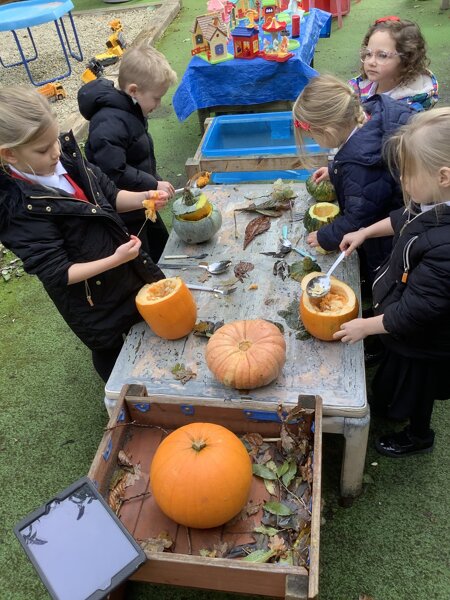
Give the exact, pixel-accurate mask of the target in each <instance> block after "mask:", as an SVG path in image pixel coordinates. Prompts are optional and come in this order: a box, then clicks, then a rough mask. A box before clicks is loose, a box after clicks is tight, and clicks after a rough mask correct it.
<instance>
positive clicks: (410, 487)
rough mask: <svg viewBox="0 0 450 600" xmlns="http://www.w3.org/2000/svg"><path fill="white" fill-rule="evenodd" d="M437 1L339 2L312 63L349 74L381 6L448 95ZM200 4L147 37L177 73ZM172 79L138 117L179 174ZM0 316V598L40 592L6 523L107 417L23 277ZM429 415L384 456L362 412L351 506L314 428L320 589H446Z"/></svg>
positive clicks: (405, 597) (76, 344)
mask: <svg viewBox="0 0 450 600" xmlns="http://www.w3.org/2000/svg"><path fill="white" fill-rule="evenodd" d="M75 4H79V3H78V2H75ZM89 4H90V6H94V2H90V1H89ZM99 4H100V3H99ZM127 4H131V3H127ZM439 4H440V0H426V1H417V2H411V1H410V0H391V2H389V6H388V7H387V6H386V3H385V2H384V0H371V1H368V0H362V1H361V2H360V3H358V4H352V7H351V12H350V15H349V16H347V17H345V18H344V27H343V28H342V29H341V30H338V29H337V28H336V24H335V23H334V24H333V33H332V36H331V38H330V39H323V40H320V42H319V44H318V47H317V52H316V56H315V67H316V68H317V69H318V70H319V71H328V72H334V73H336V74H337V75H339V76H341V77H342V78H347V77H349V76H351V75H353V74H355V73H356V72H357V70H358V68H359V63H358V58H357V49H358V48H359V44H360V42H361V39H362V37H363V34H364V33H365V31H366V29H367V27H368V25H369V24H370V23H371V22H372V21H373V20H374V19H375V18H377V17H380V16H382V15H385V14H386V13H388V14H399V15H401V16H404V17H408V18H412V19H413V20H417V21H418V22H419V23H420V25H421V28H422V31H423V32H424V35H425V37H426V39H427V41H428V45H429V48H430V52H429V55H430V57H431V60H432V64H431V67H432V69H433V70H434V71H435V73H436V74H437V76H438V79H439V81H440V91H441V104H450V95H449V77H450V74H449V71H448V64H447V61H448V29H449V20H448V17H449V16H450V14H449V12H447V14H445V13H444V14H440V11H439ZM101 5H102V7H106V6H107V4H105V3H103V2H102V3H101ZM110 6H111V7H112V8H113V7H114V5H110ZM119 6H121V5H119ZM204 9H205V6H204V2H199V1H198V0H184V2H183V10H182V12H181V14H180V16H179V17H178V18H177V19H176V20H175V21H174V23H173V24H172V25H171V26H170V27H169V29H168V31H167V34H166V35H165V37H164V38H163V39H162V40H161V42H160V43H159V44H158V48H159V49H160V50H161V51H162V52H164V54H166V55H167V56H168V58H169V60H170V62H171V64H172V65H173V67H174V68H175V69H176V71H177V72H178V73H179V76H180V77H181V75H182V73H183V72H184V69H185V67H186V65H187V63H188V61H189V59H190V43H189V41H187V42H186V41H185V40H186V39H188V38H189V35H188V31H189V27H190V26H191V24H192V20H193V18H194V16H195V15H196V14H200V12H203V11H204ZM249 85H251V82H249ZM172 91H173V90H172ZM172 91H171V93H169V94H168V95H167V97H166V98H164V100H163V106H162V107H161V109H159V110H158V111H157V112H155V114H154V115H152V118H151V122H150V130H151V133H152V136H153V138H154V141H155V148H156V154H157V159H158V165H159V170H160V173H161V175H162V176H163V177H164V178H165V179H168V180H170V181H172V182H173V183H174V185H175V186H176V187H181V185H183V183H184V182H185V174H184V163H185V161H186V158H187V157H189V156H193V154H194V152H195V150H196V148H197V146H198V143H199V141H200V137H201V136H200V130H199V126H198V121H197V117H196V115H192V116H191V117H189V118H188V119H187V120H186V121H185V122H183V123H179V122H178V121H177V119H176V117H175V116H174V115H173V111H172V108H171V94H172ZM255 93H256V94H257V91H256V92H255ZM0 326H1V331H2V336H1V340H2V342H1V343H2V346H1V348H2V360H1V361H0V403H1V404H0V406H1V410H0V482H1V493H0V497H1V501H0V544H1V546H0V548H1V550H0V573H1V576H0V579H1V587H0V598H1V599H2V600H25V599H27V600H44V599H46V598H48V595H47V593H46V591H45V589H44V587H43V586H42V585H41V583H40V581H39V579H38V577H37V576H36V574H35V572H34V570H33V568H32V567H31V564H30V563H29V562H28V560H27V559H26V558H25V555H24V554H23V552H22V550H21V548H20V547H19V545H18V543H17V542H16V540H15V538H14V536H13V534H12V528H13V526H14V524H15V523H16V522H17V521H18V520H19V519H20V518H21V517H23V516H24V515H25V514H26V513H28V512H29V511H31V510H32V509H34V508H36V507H37V506H39V505H40V504H41V503H42V502H44V501H45V500H46V499H48V498H50V497H51V496H53V495H54V494H55V493H57V492H58V491H59V490H61V489H63V488H64V487H65V486H67V485H68V484H70V483H71V482H73V481H74V480H75V479H77V478H78V477H80V476H81V475H84V474H86V473H87V471H88V469H89V466H90V464H91V461H92V459H93V457H94V455H95V452H96V449H97V446H98V443H99V441H100V439H101V436H102V432H103V427H104V426H105V425H106V422H107V416H106V411H105V409H104V406H103V383H102V382H101V380H100V379H99V378H98V377H97V375H96V373H95V371H94V370H93V368H92V365H91V361H90V354H89V351H88V350H87V349H86V348H85V347H84V346H83V344H82V343H81V342H80V341H79V340H78V339H77V338H76V337H75V336H74V335H73V334H72V333H71V332H70V331H69V329H68V328H67V326H66V325H65V323H64V321H63V320H62V319H61V317H60V316H59V314H58V313H57V311H56V310H55V308H54V307H53V305H52V303H51V302H50V301H49V299H48V298H47V296H46V295H45V293H44V291H43V289H42V286H41V285H40V283H39V282H38V281H37V280H36V279H35V278H34V277H29V276H24V277H22V278H21V279H18V280H14V279H13V280H11V281H10V282H8V283H1V282H0ZM433 426H434V428H435V430H436V435H437V439H436V448H435V450H434V452H433V453H432V454H430V455H426V456H417V457H411V458H409V459H402V460H393V459H389V458H384V457H380V456H379V455H378V454H377V453H376V452H375V450H374V449H373V438H374V436H375V435H377V434H380V433H382V432H383V431H386V430H387V429H388V428H389V427H390V425H389V424H388V423H387V422H383V421H379V420H373V421H372V424H371V433H370V439H369V448H368V452H367V459H366V476H365V482H366V483H365V486H364V492H363V494H362V495H361V497H360V498H358V499H357V500H355V502H354V503H353V506H352V507H351V508H342V507H341V506H340V505H339V495H338V490H339V473H340V463H341V456H342V451H343V438H342V436H338V435H331V434H328V435H324V455H323V464H322V470H323V494H322V496H323V522H322V526H321V545H320V559H321V560H320V562H321V566H320V579H319V583H320V600H358V599H359V597H360V595H363V594H365V595H367V596H368V597H370V598H372V600H448V599H449V598H450V550H449V547H450V544H449V540H450V503H449V501H448V498H449V497H450V472H449V471H450V467H449V464H450V463H449V459H448V457H449V455H450V438H449V436H448V433H447V432H448V431H449V430H450V413H449V404H448V402H437V403H436V408H435V411H434V415H433ZM373 463H376V464H373ZM68 543H70V542H68ZM232 598H235V599H237V600H244V599H245V598H247V599H248V598H249V597H248V596H245V597H244V596H239V595H237V596H236V595H230V594H223V593H214V592H210V591H197V590H188V589H184V588H175V587H170V586H150V585H144V584H136V583H134V584H130V586H129V593H128V595H127V600H150V599H151V600H155V599H157V600H231V599H232Z"/></svg>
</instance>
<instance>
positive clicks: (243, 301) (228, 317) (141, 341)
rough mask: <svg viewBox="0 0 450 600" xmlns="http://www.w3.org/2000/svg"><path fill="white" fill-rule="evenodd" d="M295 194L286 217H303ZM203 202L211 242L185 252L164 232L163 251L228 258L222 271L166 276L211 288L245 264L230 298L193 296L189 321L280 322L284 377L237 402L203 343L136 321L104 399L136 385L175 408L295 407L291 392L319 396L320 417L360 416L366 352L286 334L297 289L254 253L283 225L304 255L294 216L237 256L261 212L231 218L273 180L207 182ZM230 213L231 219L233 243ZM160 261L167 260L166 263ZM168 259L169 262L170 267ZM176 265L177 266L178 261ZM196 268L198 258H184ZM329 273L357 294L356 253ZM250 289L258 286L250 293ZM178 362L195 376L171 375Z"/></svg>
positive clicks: (268, 246)
mask: <svg viewBox="0 0 450 600" xmlns="http://www.w3.org/2000/svg"><path fill="white" fill-rule="evenodd" d="M292 188H293V189H294V191H295V193H296V198H295V200H294V206H293V214H294V215H295V213H303V212H304V211H305V209H306V208H307V207H308V206H310V204H311V199H310V198H309V196H308V194H307V193H306V190H305V186H304V184H303V183H294V184H292ZM205 191H206V193H207V195H208V196H209V198H210V200H211V201H212V202H214V203H215V204H216V205H217V206H218V207H219V208H220V210H221V212H222V217H223V224H222V228H221V230H220V231H219V232H218V234H217V235H216V236H214V238H213V239H212V240H210V241H208V242H206V243H203V244H198V245H195V246H189V245H188V244H185V243H184V242H182V241H181V240H180V239H179V238H178V236H177V235H176V234H175V232H173V231H172V233H171V234H170V238H169V241H168V243H167V246H166V249H165V252H164V254H163V257H164V256H165V255H177V254H199V253H203V252H205V253H208V257H207V258H206V259H205V261H208V262H215V261H218V260H225V259H230V260H231V261H232V266H231V267H230V269H229V270H228V271H227V272H226V273H224V274H222V275H218V276H210V277H209V279H208V281H206V282H203V281H202V282H200V281H199V279H204V271H203V270H201V269H189V268H187V269H186V270H182V271H176V270H172V269H170V270H165V273H166V275H167V276H168V277H171V276H175V275H180V276H181V277H182V278H183V279H184V280H185V281H186V282H188V283H196V284H199V283H202V285H207V286H210V287H213V286H214V287H217V285H220V282H221V281H222V282H223V281H229V280H230V278H232V277H233V266H234V265H236V264H237V263H238V262H239V261H246V262H251V263H253V264H254V269H253V270H252V271H250V272H249V273H248V277H247V278H245V279H244V280H243V283H241V282H238V283H237V290H236V291H235V292H234V293H233V294H230V295H228V296H221V295H218V294H212V293H210V292H203V291H202V292H199V291H194V292H193V294H194V296H195V299H196V301H197V306H198V317H197V320H198V321H200V320H202V321H203V320H209V321H214V322H217V321H220V320H223V321H225V323H227V322H230V321H234V320H238V319H255V318H265V319H268V320H270V321H274V322H277V323H280V324H282V325H283V327H284V335H285V339H286V344H287V353H286V357H287V358H286V364H285V367H284V369H283V371H282V374H281V375H280V376H279V377H278V379H277V380H276V381H274V382H273V383H272V384H270V385H268V386H265V387H263V388H259V389H256V390H251V391H250V392H249V394H248V395H246V396H241V395H240V392H239V391H238V390H235V389H232V388H227V387H225V386H223V385H222V384H221V383H219V382H217V381H216V380H215V379H214V377H213V376H212V374H211V373H210V371H209V370H208V368H207V366H206V363H205V359H204V351H205V347H206V343H207V340H206V338H203V337H198V336H195V335H193V334H190V335H189V336H187V337H186V338H183V339H181V340H175V341H168V340H163V339H161V338H158V337H156V336H155V335H154V334H153V333H152V331H151V330H150V328H149V327H148V326H147V325H146V324H145V323H139V324H137V325H135V326H134V327H133V328H132V329H131V331H130V333H129V334H128V336H127V339H126V341H125V344H124V346H123V349H122V351H121V354H120V356H119V358H118V360H117V363H116V365H115V367H114V369H113V372H112V374H111V376H110V378H109V380H108V382H107V384H106V387H105V394H106V398H108V399H111V400H114V399H116V398H118V396H119V393H120V390H121V388H122V385H124V384H126V383H142V384H144V385H145V386H146V387H147V390H148V394H149V396H150V398H155V400H156V399H157V398H165V399H167V398H172V399H173V401H174V402H179V403H180V404H183V405H187V404H188V403H189V399H190V398H192V399H193V398H196V399H205V400H208V401H217V402H223V401H238V402H241V403H242V404H243V406H245V401H246V400H251V401H252V402H253V401H256V402H259V401H260V402H264V403H273V404H274V408H275V407H276V405H277V404H279V403H282V404H283V405H284V404H296V403H297V398H298V395H299V394H318V395H320V396H321V397H322V399H323V412H324V415H336V416H349V417H352V416H353V417H362V416H364V415H365V414H366V413H367V411H368V408H367V398H366V387H365V369H364V352H363V344H362V342H358V343H356V344H352V345H350V346H348V345H346V344H342V343H340V342H322V341H320V340H317V339H315V338H309V339H306V340H301V339H297V338H296V334H297V331H296V330H294V329H292V328H290V327H289V325H288V323H287V322H286V321H285V319H284V318H283V317H282V316H280V315H279V311H283V310H286V309H287V308H288V306H289V304H290V303H292V302H296V303H298V300H299V298H300V294H301V288H300V284H299V283H298V282H297V281H295V280H293V279H291V278H290V277H287V278H286V279H284V280H283V279H282V278H281V277H280V276H279V275H277V276H276V275H274V274H273V265H274V263H275V261H277V260H279V259H277V258H273V257H271V256H266V255H264V254H261V252H271V251H274V252H276V251H277V250H278V249H279V238H280V237H281V232H282V226H283V225H284V224H286V225H287V226H288V237H289V239H290V240H291V241H292V242H295V243H296V244H297V245H298V246H299V247H303V248H305V249H307V246H306V244H305V237H306V231H305V229H304V226H303V222H302V220H294V221H292V220H291V213H290V211H285V212H284V213H283V215H282V216H281V217H278V218H271V226H270V229H269V230H268V231H266V232H265V233H263V234H261V235H259V236H257V237H255V239H254V240H253V241H252V242H251V243H250V244H249V245H248V246H247V248H246V249H245V250H243V241H244V231H245V227H246V225H247V223H248V222H249V221H250V220H252V219H254V218H255V217H257V216H259V215H258V214H257V213H254V212H237V213H234V209H235V208H238V207H239V208H240V207H243V206H246V205H248V204H250V202H251V201H252V200H255V201H257V202H262V201H264V200H265V199H267V198H264V197H263V196H267V195H269V194H270V192H271V191H272V184H271V183H262V184H239V185H235V186H232V185H221V186H214V185H212V186H208V187H207V188H205ZM234 214H235V215H236V225H237V227H236V231H237V235H238V237H237V238H236V237H235V236H236V232H235V223H234ZM336 256H337V254H336V253H335V252H333V253H332V254H328V255H325V256H323V255H318V257H317V262H318V263H319V265H320V266H321V268H322V271H326V270H327V269H328V268H329V267H330V266H331V263H332V262H333V261H334V259H335V258H336ZM163 257H162V258H161V262H167V261H165V260H164V258H163ZM285 259H286V261H287V263H288V264H292V263H293V262H296V261H297V260H301V257H300V256H298V255H297V254H296V253H294V252H293V251H292V252H290V253H289V254H287V255H286V258H285ZM174 262H175V261H174ZM177 262H180V261H177ZM185 262H186V263H193V264H196V263H197V262H198V261H193V260H189V261H188V260H186V261H185ZM335 275H336V277H338V278H339V279H342V280H343V281H345V282H347V283H348V284H349V285H350V286H351V287H352V288H353V289H354V290H355V292H356V293H357V296H359V269H358V259H357V256H356V253H355V254H354V255H352V256H351V257H349V258H348V259H346V260H344V261H343V262H342V263H341V264H340V265H339V266H338V268H337V269H336V272H335ZM252 284H256V285H257V287H256V289H250V287H251V286H252ZM177 363H180V364H181V363H182V364H184V366H185V367H186V368H189V369H191V370H192V371H193V372H194V373H196V377H194V378H192V379H190V380H189V381H188V382H186V383H185V384H182V383H181V382H180V381H178V380H177V379H175V377H174V375H173V373H172V369H173V367H174V366H175V365H176V364H177Z"/></svg>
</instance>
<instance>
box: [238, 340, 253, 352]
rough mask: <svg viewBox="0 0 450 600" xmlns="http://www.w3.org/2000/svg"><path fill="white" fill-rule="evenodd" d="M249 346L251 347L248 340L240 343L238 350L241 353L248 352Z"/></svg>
mask: <svg viewBox="0 0 450 600" xmlns="http://www.w3.org/2000/svg"><path fill="white" fill-rule="evenodd" d="M251 345H252V343H251V342H249V341H248V340H243V341H242V342H239V350H241V351H242V352H245V351H246V350H248V349H249V348H250V346H251Z"/></svg>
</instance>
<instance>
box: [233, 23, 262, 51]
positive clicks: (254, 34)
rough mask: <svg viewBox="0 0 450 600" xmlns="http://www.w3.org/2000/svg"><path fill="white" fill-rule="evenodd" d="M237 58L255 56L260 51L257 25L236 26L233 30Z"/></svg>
mask: <svg viewBox="0 0 450 600" xmlns="http://www.w3.org/2000/svg"><path fill="white" fill-rule="evenodd" d="M231 36H232V38H233V48H234V57H235V58H255V57H256V56H258V52H259V39H258V28H257V27H251V28H250V27H242V26H241V27H236V28H235V29H233V31H232V32H231Z"/></svg>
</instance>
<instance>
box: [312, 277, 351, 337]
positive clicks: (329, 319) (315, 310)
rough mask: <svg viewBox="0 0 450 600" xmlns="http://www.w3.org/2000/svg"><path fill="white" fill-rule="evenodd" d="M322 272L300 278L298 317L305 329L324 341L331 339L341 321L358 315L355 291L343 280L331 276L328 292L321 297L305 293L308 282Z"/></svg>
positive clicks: (349, 319) (344, 321)
mask: <svg viewBox="0 0 450 600" xmlns="http://www.w3.org/2000/svg"><path fill="white" fill-rule="evenodd" d="M317 275H323V273H309V274H308V275H306V276H305V277H304V278H303V279H302V295H301V298H300V317H301V319H302V321H303V325H304V326H305V329H306V331H308V332H309V333H310V334H311V335H312V336H314V337H315V338H318V339H319V340H324V341H325V342H330V341H332V339H333V334H334V333H336V331H338V330H339V329H340V327H341V325H342V323H346V322H347V321H351V320H352V319H355V318H356V317H357V316H358V300H357V298H356V295H355V292H354V291H353V290H352V288H351V287H350V286H348V285H347V284H346V283H344V282H343V281H340V280H339V279H336V278H335V277H331V289H330V292H329V293H328V294H327V295H326V296H324V297H323V298H311V297H310V296H308V294H307V293H306V291H305V290H306V286H307V284H308V282H309V281H310V280H311V279H312V278H313V277H316V276H317Z"/></svg>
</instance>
